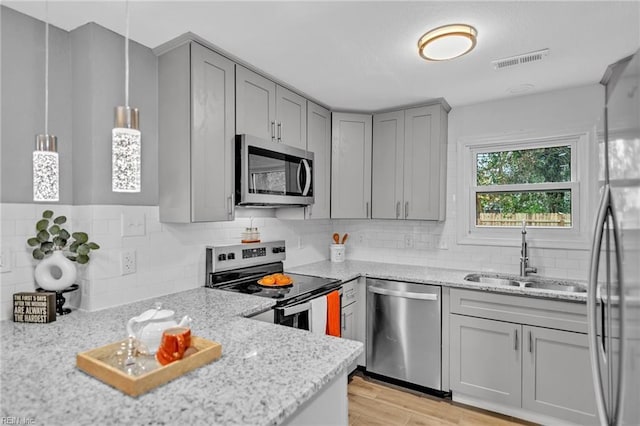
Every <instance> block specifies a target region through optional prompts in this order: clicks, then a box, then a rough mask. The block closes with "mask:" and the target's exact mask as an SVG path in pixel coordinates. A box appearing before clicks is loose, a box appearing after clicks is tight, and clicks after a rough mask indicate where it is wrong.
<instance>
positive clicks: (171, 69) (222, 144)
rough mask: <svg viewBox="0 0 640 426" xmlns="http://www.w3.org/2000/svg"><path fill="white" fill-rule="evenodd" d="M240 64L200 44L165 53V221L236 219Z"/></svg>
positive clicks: (161, 154) (161, 152)
mask: <svg viewBox="0 0 640 426" xmlns="http://www.w3.org/2000/svg"><path fill="white" fill-rule="evenodd" d="M234 78H235V77H234V63H233V62H231V61H230V60H228V59H226V58H224V57H223V56H220V55H218V54H217V53H215V52H213V51H211V50H209V49H207V48H205V47H203V46H201V45H199V44H198V43H195V42H190V43H186V44H183V45H180V46H178V47H176V48H175V49H172V50H170V51H169V52H167V53H164V54H162V55H161V56H160V57H159V59H158V86H159V93H158V97H159V102H158V104H159V109H158V114H159V117H158V122H159V132H158V133H159V141H158V144H159V146H158V165H159V170H160V173H159V182H158V183H159V204H160V221H161V222H179V223H189V222H211V221H224V220H233V217H234V211H233V156H232V153H233V140H234V135H235V108H234V87H235V80H234Z"/></svg>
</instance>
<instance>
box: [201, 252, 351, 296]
mask: <svg viewBox="0 0 640 426" xmlns="http://www.w3.org/2000/svg"><path fill="white" fill-rule="evenodd" d="M276 272H282V263H280V262H278V263H275V264H269V265H261V266H259V267H250V268H243V269H238V270H235V271H227V272H221V273H217V274H211V276H210V277H209V280H208V281H207V287H211V288H215V289H218V290H225V291H233V292H236V293H245V294H251V295H254V296H260V297H268V298H270V299H278V304H280V303H284V302H286V301H290V300H292V299H299V298H302V297H307V296H311V295H313V294H316V293H321V292H324V291H326V290H329V289H331V288H337V287H339V285H340V281H339V280H334V279H330V278H322V277H314V276H311V275H300V274H289V273H287V275H288V276H290V277H291V279H292V280H293V284H292V285H290V286H287V287H277V288H276V287H273V288H272V287H265V286H261V285H259V284H258V280H259V279H260V278H262V277H263V276H265V275H269V274H273V273H276Z"/></svg>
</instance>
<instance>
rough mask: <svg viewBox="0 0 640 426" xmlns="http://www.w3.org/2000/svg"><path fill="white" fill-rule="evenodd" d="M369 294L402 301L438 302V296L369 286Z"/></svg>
mask: <svg viewBox="0 0 640 426" xmlns="http://www.w3.org/2000/svg"><path fill="white" fill-rule="evenodd" d="M368 290H369V293H375V294H382V295H384V296H395V297H402V298H404V299H417V300H438V295H437V294H434V293H415V292H410V291H396V290H389V289H387V288H380V287H374V286H371V287H369V288H368Z"/></svg>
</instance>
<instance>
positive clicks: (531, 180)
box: [472, 145, 573, 227]
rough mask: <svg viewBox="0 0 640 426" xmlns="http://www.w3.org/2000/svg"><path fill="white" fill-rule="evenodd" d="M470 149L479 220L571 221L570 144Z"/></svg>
mask: <svg viewBox="0 0 640 426" xmlns="http://www.w3.org/2000/svg"><path fill="white" fill-rule="evenodd" d="M472 152H473V158H474V159H475V160H474V162H475V164H474V165H475V172H474V175H475V182H474V188H473V192H474V194H475V195H474V196H473V198H474V200H475V225H476V226H520V225H521V224H522V221H525V222H526V223H527V225H528V226H545V227H571V226H572V221H571V200H572V198H573V197H572V181H573V178H572V174H571V170H572V167H571V164H572V152H573V149H572V146H571V145H559V146H542V147H537V148H520V149H508V150H506V149H502V148H499V147H497V148H491V149H486V148H485V149H482V148H480V149H474V150H473V151H472Z"/></svg>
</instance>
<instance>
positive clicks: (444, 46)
mask: <svg viewBox="0 0 640 426" xmlns="http://www.w3.org/2000/svg"><path fill="white" fill-rule="evenodd" d="M477 35H478V31H476V29H475V28H473V27H472V26H471V25H466V24H452V25H443V26H442V27H438V28H435V29H433V30H431V31H429V32H427V33H425V34H424V35H423V36H422V37H420V40H418V53H419V54H420V56H422V57H423V58H424V59H426V60H427V61H447V60H449V59H454V58H457V57H458V56H462V55H464V54H466V53H469V52H470V51H471V49H473V48H474V47H475V45H476V36H477Z"/></svg>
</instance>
